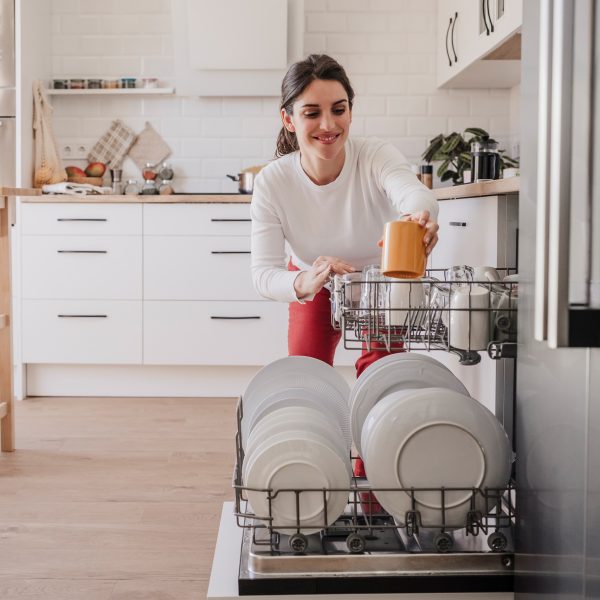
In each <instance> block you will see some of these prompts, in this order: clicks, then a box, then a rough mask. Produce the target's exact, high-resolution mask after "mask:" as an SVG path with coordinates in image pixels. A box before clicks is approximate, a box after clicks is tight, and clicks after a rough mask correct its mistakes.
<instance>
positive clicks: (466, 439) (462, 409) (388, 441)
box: [351, 353, 512, 529]
mask: <svg viewBox="0 0 600 600" xmlns="http://www.w3.org/2000/svg"><path fill="white" fill-rule="evenodd" d="M351 399H352V413H351V419H352V430H353V433H354V436H355V438H354V439H355V443H356V445H357V447H358V448H359V451H360V453H361V456H362V458H363V461H364V463H365V470H366V473H367V477H368V480H369V484H370V486H371V487H372V488H373V489H374V490H375V492H374V493H375V496H376V497H377V500H378V501H379V503H380V504H381V505H382V506H383V507H384V508H385V509H386V510H387V511H388V512H389V513H390V514H392V515H393V516H394V517H396V518H397V519H398V520H399V521H400V522H401V523H403V522H404V521H405V517H406V512H407V511H410V510H418V511H419V513H420V516H421V524H422V525H423V526H426V527H427V526H428V527H433V526H442V524H443V526H445V527H446V528H447V529H452V528H462V527H464V526H465V524H466V520H467V514H468V512H469V511H470V510H472V509H477V510H480V511H482V513H486V512H489V510H490V509H491V506H486V502H485V498H484V496H483V495H482V494H480V493H478V492H475V493H474V492H473V489H474V488H479V489H485V488H504V487H505V486H506V484H507V482H508V479H509V477H510V470H511V460H512V453H511V449H510V443H509V440H508V437H507V435H506V433H505V432H504V429H503V428H502V426H501V425H500V423H499V422H498V421H497V420H496V418H495V416H494V415H493V414H492V413H491V412H490V411H488V410H487V409H486V408H485V407H484V406H483V405H482V404H480V403H479V402H478V401H477V400H475V399H473V398H471V397H470V396H469V394H468V393H467V390H466V389H465V388H464V386H463V385H462V384H461V383H460V381H458V379H456V377H455V376H454V375H453V374H452V373H451V372H450V371H449V370H448V369H446V367H444V366H443V365H441V364H440V363H438V361H436V360H435V359H432V358H431V357H429V356H425V355H419V354H414V353H413V354H404V353H403V354H395V355H392V356H388V357H386V358H384V359H381V360H379V361H377V362H376V363H374V364H373V365H371V366H370V367H369V368H368V369H366V370H365V372H364V373H363V374H362V375H361V377H360V378H359V380H358V381H357V384H356V386H355V389H354V391H353V393H352V398H351ZM359 440H360V442H359ZM394 488H395V489H394ZM398 488H403V489H407V490H410V488H418V489H416V490H415V491H413V492H411V491H398ZM424 488H426V489H424ZM442 488H444V492H443V493H442V491H441V489H442ZM445 488H461V489H460V490H456V489H454V490H453V489H450V490H448V489H445ZM382 490H383V491H382ZM413 500H414V504H413Z"/></svg>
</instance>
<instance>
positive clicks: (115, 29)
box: [52, 0, 511, 192]
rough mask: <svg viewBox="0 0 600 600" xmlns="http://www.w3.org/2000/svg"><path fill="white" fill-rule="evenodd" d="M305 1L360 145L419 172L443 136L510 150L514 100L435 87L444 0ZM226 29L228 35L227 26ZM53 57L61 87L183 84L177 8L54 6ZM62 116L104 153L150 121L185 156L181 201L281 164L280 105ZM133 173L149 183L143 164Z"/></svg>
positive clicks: (134, 102) (201, 105)
mask: <svg viewBox="0 0 600 600" xmlns="http://www.w3.org/2000/svg"><path fill="white" fill-rule="evenodd" d="M305 2H306V34H305V50H306V53H307V54H308V53H311V52H326V53H328V54H331V55H332V56H333V57H335V58H336V59H338V60H340V61H341V63H342V64H343V65H344V66H345V67H346V69H347V71H348V74H349V76H350V78H351V81H352V83H353V86H354V88H355V90H356V93H357V100H356V104H355V114H354V121H353V126H352V127H353V133H354V134H355V135H376V136H380V137H384V138H388V139H390V140H392V141H393V143H394V144H396V145H397V146H398V148H400V149H401V150H402V151H403V152H404V153H405V154H406V156H407V157H408V158H409V160H410V161H411V162H415V163H418V162H419V156H420V154H421V153H422V152H423V150H424V149H425V148H426V146H427V143H428V140H429V139H430V138H431V137H433V136H434V135H436V134H438V133H440V132H446V133H449V132H450V131H454V130H456V131H460V130H463V129H464V128H465V127H468V126H478V127H483V128H485V129H487V130H488V131H489V132H490V133H491V135H492V136H494V137H496V138H499V139H500V140H502V141H505V142H506V143H508V140H509V136H510V133H511V126H510V90H437V89H436V88H435V48H436V39H435V38H436V35H435V20H436V19H435V10H436V1H435V0H305ZM217 25H220V26H222V27H223V30H224V35H226V32H227V24H226V23H222V24H217ZM52 55H53V73H54V76H58V77H77V76H79V77H90V76H100V77H102V76H105V77H121V76H128V75H129V76H138V77H140V76H155V77H159V78H161V79H162V80H163V82H164V83H165V84H168V83H172V80H171V78H172V75H173V48H172V36H171V17H170V3H169V0H103V1H102V2H97V1H92V0H52ZM54 105H55V116H56V122H55V130H56V134H57V136H58V138H59V142H60V145H61V147H62V146H64V145H66V144H67V143H69V144H71V145H73V143H75V142H83V143H85V144H87V145H91V144H93V142H94V141H95V140H96V139H97V138H98V137H99V136H100V135H101V134H102V133H103V132H104V131H105V130H106V128H107V127H108V125H109V124H110V121H111V120H112V119H113V118H117V117H120V118H122V119H123V120H124V121H125V122H126V123H128V124H129V125H130V126H131V127H132V128H133V129H134V130H135V131H140V130H141V129H142V127H143V125H144V122H145V121H150V122H151V123H152V124H153V126H154V127H155V128H156V129H157V130H158V131H159V132H161V134H162V135H163V136H164V138H165V139H166V141H167V142H168V144H169V145H170V146H171V148H172V150H173V156H172V163H173V164H174V167H175V171H176V177H177V180H176V189H177V190H178V191H208V192H215V191H236V190H237V184H235V183H233V182H231V181H229V180H228V179H226V178H225V174H226V173H237V172H238V171H239V170H240V169H241V168H243V167H247V166H250V165H253V164H260V163H263V162H265V161H267V160H269V159H271V158H272V156H273V152H274V147H275V137H276V134H277V132H278V130H279V116H278V99H277V98H211V99H207V98H204V99H203V98H180V97H167V98H143V99H141V98H135V97H127V98H124V97H102V98H98V97H87V98H83V97H74V98H64V97H55V99H54ZM68 162H70V163H73V164H78V163H77V161H73V160H71V161H68ZM124 167H125V171H126V176H128V175H130V176H134V177H139V173H138V172H137V169H136V167H135V166H134V165H133V163H131V162H130V161H127V162H126V163H125V165H124Z"/></svg>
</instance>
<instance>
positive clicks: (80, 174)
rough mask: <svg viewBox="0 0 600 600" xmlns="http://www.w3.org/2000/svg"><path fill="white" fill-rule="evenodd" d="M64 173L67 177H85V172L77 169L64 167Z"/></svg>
mask: <svg viewBox="0 0 600 600" xmlns="http://www.w3.org/2000/svg"><path fill="white" fill-rule="evenodd" d="M65 171H66V172H67V177H85V172H84V171H82V170H81V169H80V168H79V167H73V166H70V167H66V169H65Z"/></svg>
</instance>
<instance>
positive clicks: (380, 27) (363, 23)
mask: <svg viewBox="0 0 600 600" xmlns="http://www.w3.org/2000/svg"><path fill="white" fill-rule="evenodd" d="M348 31H359V32H366V33H379V32H383V31H388V17H387V16H386V15H382V14H379V13H351V14H349V15H348Z"/></svg>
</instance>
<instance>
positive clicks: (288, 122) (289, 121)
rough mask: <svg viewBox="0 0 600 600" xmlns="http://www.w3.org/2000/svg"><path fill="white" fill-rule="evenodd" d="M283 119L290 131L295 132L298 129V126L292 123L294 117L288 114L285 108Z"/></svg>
mask: <svg viewBox="0 0 600 600" xmlns="http://www.w3.org/2000/svg"><path fill="white" fill-rule="evenodd" d="M281 120H282V122H283V126H284V127H285V128H286V129H287V130H288V131H290V132H291V133H294V132H295V131H296V128H295V127H294V124H293V123H292V117H291V116H290V115H288V113H287V111H286V110H285V108H282V109H281Z"/></svg>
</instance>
